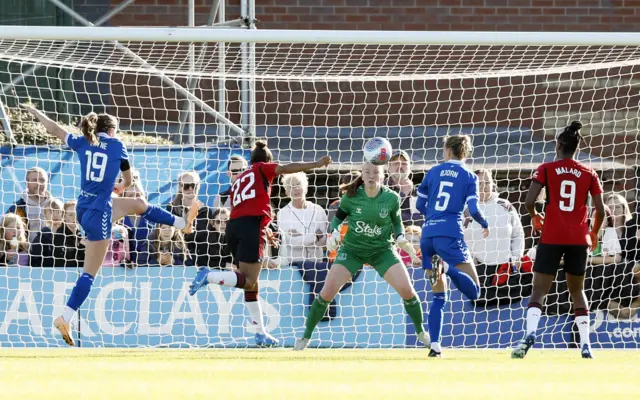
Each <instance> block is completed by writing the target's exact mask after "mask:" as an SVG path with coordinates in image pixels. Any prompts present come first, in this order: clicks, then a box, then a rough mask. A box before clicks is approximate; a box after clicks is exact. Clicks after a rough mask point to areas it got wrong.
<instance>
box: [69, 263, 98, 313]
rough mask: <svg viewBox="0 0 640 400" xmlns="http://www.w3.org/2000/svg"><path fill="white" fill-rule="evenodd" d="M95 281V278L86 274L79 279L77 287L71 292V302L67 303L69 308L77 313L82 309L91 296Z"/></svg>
mask: <svg viewBox="0 0 640 400" xmlns="http://www.w3.org/2000/svg"><path fill="white" fill-rule="evenodd" d="M93 279H94V278H93V276H91V275H90V274H87V273H86V272H85V273H83V274H82V275H80V278H78V280H77V281H76V285H75V286H74V287H73V290H72V291H71V296H69V300H68V301H67V307H69V308H71V309H73V310H76V311H77V310H78V308H80V306H81V305H82V303H84V301H85V300H86V299H87V296H89V292H90V291H91V286H92V285H93Z"/></svg>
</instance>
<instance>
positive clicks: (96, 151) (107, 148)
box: [66, 133, 129, 210]
mask: <svg viewBox="0 0 640 400" xmlns="http://www.w3.org/2000/svg"><path fill="white" fill-rule="evenodd" d="M98 140H99V141H98V142H97V143H95V144H90V143H89V141H88V140H87V139H86V138H85V137H84V136H74V135H72V134H68V135H67V139H66V143H67V146H69V148H71V149H72V150H73V151H75V152H76V153H77V154H78V158H79V159H80V166H81V171H82V173H81V177H80V189H81V191H80V196H79V197H78V207H79V208H88V209H93V210H110V209H111V207H112V201H111V194H112V193H113V187H114V186H115V183H116V179H117V178H118V175H119V174H120V166H121V164H122V161H124V160H128V159H129V155H128V154H127V149H126V147H125V146H124V143H122V141H121V140H120V139H118V138H115V137H109V136H108V135H107V134H106V133H100V134H99V135H98Z"/></svg>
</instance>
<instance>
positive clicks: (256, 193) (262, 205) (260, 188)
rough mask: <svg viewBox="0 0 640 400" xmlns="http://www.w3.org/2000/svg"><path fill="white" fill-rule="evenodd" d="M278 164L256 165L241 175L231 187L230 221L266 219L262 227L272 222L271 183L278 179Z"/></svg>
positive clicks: (252, 165)
mask: <svg viewBox="0 0 640 400" xmlns="http://www.w3.org/2000/svg"><path fill="white" fill-rule="evenodd" d="M277 167H278V164H276V163H255V164H251V167H249V169H247V170H246V171H244V172H243V173H241V174H240V175H239V176H238V178H237V179H236V181H235V182H234V183H233V185H231V190H230V192H229V197H230V199H231V216H230V217H229V218H230V219H236V218H240V217H265V218H263V220H262V227H265V226H267V225H268V224H269V222H270V221H271V214H272V212H271V182H272V181H273V178H275V177H276V168H277Z"/></svg>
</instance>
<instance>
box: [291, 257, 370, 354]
mask: <svg viewBox="0 0 640 400" xmlns="http://www.w3.org/2000/svg"><path fill="white" fill-rule="evenodd" d="M360 268H362V261H360V260H359V258H358V257H356V256H355V255H353V254H350V253H349V252H346V251H345V250H344V249H340V251H339V252H338V255H337V256H336V263H335V264H333V265H332V266H331V268H330V269H329V272H328V273H327V278H326V280H325V282H324V286H323V287H322V290H321V291H320V294H318V295H317V296H316V298H315V300H313V304H311V309H310V310H309V315H307V320H306V321H305V329H304V334H303V335H302V338H300V339H298V341H296V344H295V346H294V348H293V349H294V350H304V349H306V348H307V346H308V345H309V341H310V340H311V335H312V334H313V331H314V330H315V329H316V326H318V324H319V323H320V321H321V320H322V318H323V317H324V316H325V314H326V313H327V308H328V307H329V304H331V301H333V299H334V298H335V297H336V295H337V294H338V293H339V292H340V289H342V287H343V286H344V285H345V284H347V282H349V281H350V280H351V277H352V276H353V275H355V273H356V272H358V270H359V269H360Z"/></svg>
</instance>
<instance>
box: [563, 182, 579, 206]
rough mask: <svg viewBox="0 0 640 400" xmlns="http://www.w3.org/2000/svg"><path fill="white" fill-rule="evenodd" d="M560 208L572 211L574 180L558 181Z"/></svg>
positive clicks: (574, 197) (574, 195) (574, 192)
mask: <svg viewBox="0 0 640 400" xmlns="http://www.w3.org/2000/svg"><path fill="white" fill-rule="evenodd" d="M560 197H562V200H560V209H561V210H562V211H568V212H571V211H573V209H574V207H575V205H576V183H575V182H574V181H562V182H561V183H560Z"/></svg>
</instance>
